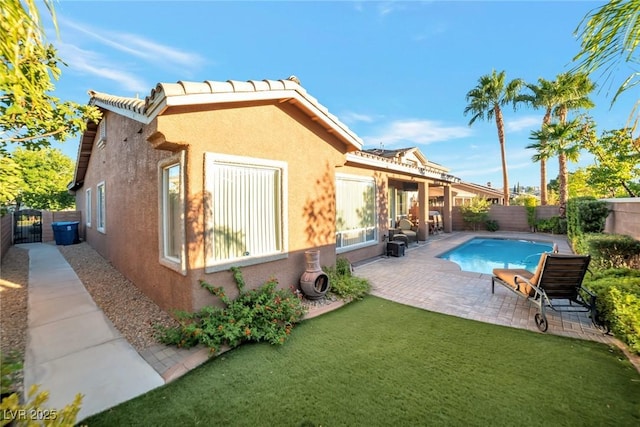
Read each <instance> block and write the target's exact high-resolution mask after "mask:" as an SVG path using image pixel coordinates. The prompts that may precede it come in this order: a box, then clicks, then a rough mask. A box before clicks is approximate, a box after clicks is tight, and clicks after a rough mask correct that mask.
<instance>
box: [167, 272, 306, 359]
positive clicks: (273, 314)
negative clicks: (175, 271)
mask: <svg viewBox="0 0 640 427" xmlns="http://www.w3.org/2000/svg"><path fill="white" fill-rule="evenodd" d="M231 271H232V272H233V278H234V281H235V283H236V286H237V287H238V291H239V292H240V294H239V295H238V297H237V298H236V299H234V300H232V299H230V298H229V297H228V296H227V295H226V294H225V291H224V288H222V287H214V286H211V285H210V284H208V283H206V282H204V281H201V282H200V285H201V286H202V287H203V288H205V289H207V290H208V291H209V292H211V293H212V294H213V295H215V296H217V297H218V298H220V299H221V300H222V302H223V303H224V304H225V305H226V307H224V308H220V307H215V306H207V307H204V308H202V309H201V310H199V311H197V312H195V313H189V312H184V311H177V312H176V313H175V314H176V318H177V319H178V321H179V322H180V325H179V326H177V327H174V328H166V327H162V326H158V328H157V331H158V339H159V340H160V341H161V342H162V343H165V344H171V345H176V346H178V347H187V348H188V347H193V346H194V345H197V344H202V345H204V346H206V347H208V348H209V350H210V351H211V353H216V352H217V351H219V350H220V348H221V347H222V346H223V345H227V346H229V347H236V346H238V345H240V344H242V343H243V342H251V341H253V342H260V341H267V342H269V343H271V344H283V343H284V342H285V341H286V339H287V337H288V336H289V334H290V333H291V330H292V329H293V327H294V325H295V324H296V323H298V322H300V320H302V316H303V315H304V313H305V309H304V307H303V306H302V301H301V297H300V296H298V295H297V294H296V293H294V292H293V291H292V290H290V289H278V288H277V285H278V282H277V281H276V280H275V279H271V280H269V281H268V282H266V283H265V284H264V285H262V286H261V287H259V288H257V289H253V290H250V291H245V290H244V287H245V283H244V279H243V277H242V273H241V272H240V269H239V268H236V267H233V268H231Z"/></svg>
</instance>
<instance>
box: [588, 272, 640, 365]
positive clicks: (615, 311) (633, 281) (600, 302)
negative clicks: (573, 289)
mask: <svg viewBox="0 0 640 427" xmlns="http://www.w3.org/2000/svg"><path fill="white" fill-rule="evenodd" d="M584 285H585V287H587V288H589V289H591V290H592V291H593V292H594V293H595V294H596V306H597V308H598V311H599V313H600V315H601V317H602V318H603V319H604V320H605V322H606V323H607V324H608V326H609V327H610V328H611V331H612V332H613V333H614V335H615V336H616V337H617V338H619V339H620V340H622V341H623V342H625V343H626V344H627V345H628V346H629V348H630V349H631V350H632V351H633V352H635V353H637V354H640V271H639V270H634V269H626V268H617V269H608V270H603V271H600V272H597V273H596V274H594V275H593V276H589V275H587V277H586V278H585V282H584Z"/></svg>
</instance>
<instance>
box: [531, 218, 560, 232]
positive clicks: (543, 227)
mask: <svg viewBox="0 0 640 427" xmlns="http://www.w3.org/2000/svg"><path fill="white" fill-rule="evenodd" d="M536 230H538V231H540V232H542V233H552V234H567V220H566V219H564V218H560V217H559V216H553V217H551V218H548V219H539V220H537V221H536Z"/></svg>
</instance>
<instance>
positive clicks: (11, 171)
mask: <svg viewBox="0 0 640 427" xmlns="http://www.w3.org/2000/svg"><path fill="white" fill-rule="evenodd" d="M21 174H22V171H21V169H20V166H19V165H18V164H17V163H16V162H15V161H13V159H12V158H11V157H8V156H4V155H2V154H0V206H6V205H8V204H10V203H11V202H13V201H14V200H16V198H17V197H18V195H19V194H20V191H21V190H22V185H23V181H22V178H21Z"/></svg>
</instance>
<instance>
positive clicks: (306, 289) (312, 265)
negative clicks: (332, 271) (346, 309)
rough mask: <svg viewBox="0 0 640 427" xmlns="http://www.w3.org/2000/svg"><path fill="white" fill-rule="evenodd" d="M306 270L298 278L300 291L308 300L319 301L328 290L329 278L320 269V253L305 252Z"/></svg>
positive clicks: (314, 251)
mask: <svg viewBox="0 0 640 427" xmlns="http://www.w3.org/2000/svg"><path fill="white" fill-rule="evenodd" d="M304 257H305V260H306V262H307V269H306V270H305V272H304V273H303V274H302V277H300V289H302V293H303V294H304V295H305V296H306V297H307V298H309V299H319V298H322V297H323V296H325V294H326V293H327V291H328V290H329V288H330V284H329V276H327V275H326V274H325V273H324V272H323V271H322V268H321V267H320V251H316V250H313V251H305V253H304Z"/></svg>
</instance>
